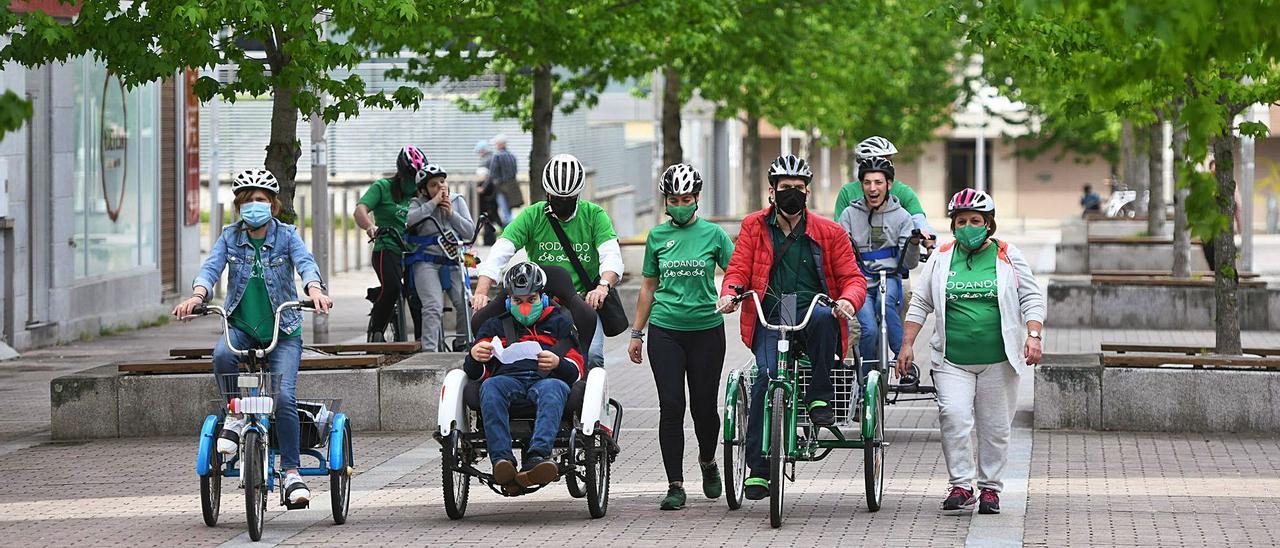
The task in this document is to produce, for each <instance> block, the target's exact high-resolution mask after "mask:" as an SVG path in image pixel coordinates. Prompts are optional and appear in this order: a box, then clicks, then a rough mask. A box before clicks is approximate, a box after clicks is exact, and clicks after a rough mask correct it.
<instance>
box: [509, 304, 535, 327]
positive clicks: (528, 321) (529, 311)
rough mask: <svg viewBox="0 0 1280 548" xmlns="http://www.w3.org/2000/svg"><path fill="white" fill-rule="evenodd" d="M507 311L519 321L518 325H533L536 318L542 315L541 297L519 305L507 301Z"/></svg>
mask: <svg viewBox="0 0 1280 548" xmlns="http://www.w3.org/2000/svg"><path fill="white" fill-rule="evenodd" d="M507 311H509V312H511V317H513V318H515V319H516V321H517V322H520V325H523V326H526V327H527V326H530V325H533V324H534V322H536V321H538V318H541V317H542V299H537V300H535V301H533V302H532V303H525V304H520V305H517V304H515V303H512V302H511V301H507Z"/></svg>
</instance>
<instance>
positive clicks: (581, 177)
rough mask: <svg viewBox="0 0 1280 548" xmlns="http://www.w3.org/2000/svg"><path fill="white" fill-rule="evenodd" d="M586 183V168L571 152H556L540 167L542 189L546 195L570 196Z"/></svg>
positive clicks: (580, 190)
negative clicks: (544, 165)
mask: <svg viewBox="0 0 1280 548" xmlns="http://www.w3.org/2000/svg"><path fill="white" fill-rule="evenodd" d="M586 183H587V170H586V169H583V167H582V162H579V161H578V159H577V158H575V157H574V156H573V155H572V154H557V155H555V156H554V157H552V158H551V161H549V162H547V165H546V167H543V168H542V189H543V190H546V191H547V195H548V196H555V197H558V198H572V197H574V196H577V195H578V194H581V193H582V188H583V187H584V186H586Z"/></svg>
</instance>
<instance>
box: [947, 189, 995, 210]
mask: <svg viewBox="0 0 1280 548" xmlns="http://www.w3.org/2000/svg"><path fill="white" fill-rule="evenodd" d="M961 211H977V212H979V213H990V214H992V215H994V214H995V212H996V201H995V200H993V199H991V195H990V194H987V193H986V192H983V191H981V190H975V189H972V188H966V189H964V190H961V191H960V192H957V193H956V195H955V196H952V197H951V201H950V202H949V203H947V216H948V217H954V216H955V214H956V213H960V212H961Z"/></svg>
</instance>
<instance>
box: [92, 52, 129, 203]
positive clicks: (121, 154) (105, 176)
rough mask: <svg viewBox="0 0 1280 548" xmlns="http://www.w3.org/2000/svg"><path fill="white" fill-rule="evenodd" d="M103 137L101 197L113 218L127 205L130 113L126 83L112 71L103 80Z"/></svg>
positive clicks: (101, 114)
mask: <svg viewBox="0 0 1280 548" xmlns="http://www.w3.org/2000/svg"><path fill="white" fill-rule="evenodd" d="M99 120H100V123H99V124H98V127H99V128H101V131H102V137H101V141H100V145H99V148H100V149H99V158H100V159H101V162H102V171H101V173H102V199H103V200H104V201H105V202H106V206H107V217H109V218H110V219H111V220H112V221H113V222H114V221H116V220H117V219H118V218H119V217H120V208H122V207H124V195H125V182H126V181H127V180H128V178H127V177H128V173H129V171H128V170H129V125H128V120H129V115H128V111H127V109H126V107H125V94H124V86H123V85H121V83H120V79H119V78H117V77H116V75H114V74H112V73H111V72H110V71H108V72H107V77H106V79H105V80H104V81H103V83H102V112H101V113H100V117H99Z"/></svg>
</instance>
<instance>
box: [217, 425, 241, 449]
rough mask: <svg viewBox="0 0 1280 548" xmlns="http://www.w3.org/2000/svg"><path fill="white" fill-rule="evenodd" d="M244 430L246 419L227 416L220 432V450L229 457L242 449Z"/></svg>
mask: <svg viewBox="0 0 1280 548" xmlns="http://www.w3.org/2000/svg"><path fill="white" fill-rule="evenodd" d="M241 432H244V420H243V419H240V418H237V417H230V416H229V417H227V420H226V422H224V423H223V424H222V433H220V434H218V452H219V453H222V454H223V455H226V456H228V457H230V456H234V455H235V454H236V453H237V452H239V451H240V433H241Z"/></svg>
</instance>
